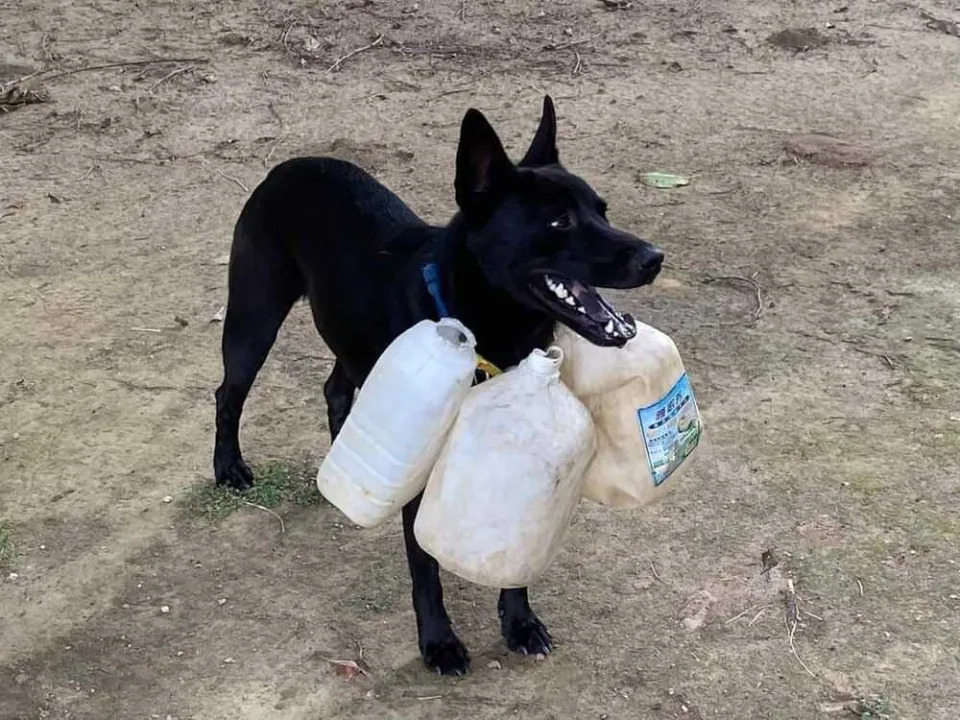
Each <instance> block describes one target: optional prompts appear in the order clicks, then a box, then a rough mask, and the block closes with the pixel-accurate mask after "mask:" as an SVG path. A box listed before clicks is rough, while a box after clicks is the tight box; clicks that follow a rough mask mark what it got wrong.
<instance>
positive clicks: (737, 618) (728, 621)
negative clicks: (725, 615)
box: [723, 605, 756, 625]
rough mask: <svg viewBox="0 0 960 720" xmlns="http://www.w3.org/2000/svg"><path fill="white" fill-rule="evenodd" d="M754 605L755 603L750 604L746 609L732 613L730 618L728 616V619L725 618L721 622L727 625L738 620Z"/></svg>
mask: <svg viewBox="0 0 960 720" xmlns="http://www.w3.org/2000/svg"><path fill="white" fill-rule="evenodd" d="M755 607H756V605H751V606H750V607H748V608H747V609H746V610H744V611H743V612H739V613H737V614H736V615H734V616H733V617H732V618H730V619H729V620H725V621H724V622H723V624H724V625H729V624H730V623H732V622H733V621H734V620H739V619H740V618H742V617H743V616H744V615H746V614H747V613H748V612H750V611H751V610H753V609H754V608H755Z"/></svg>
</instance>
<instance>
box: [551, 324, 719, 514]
mask: <svg viewBox="0 0 960 720" xmlns="http://www.w3.org/2000/svg"><path fill="white" fill-rule="evenodd" d="M636 326H637V334H636V337H634V338H632V339H631V340H630V341H628V342H627V344H626V345H625V346H624V347H622V348H615V347H599V346H596V345H593V344H592V343H590V342H589V341H588V340H585V339H584V338H582V337H580V336H579V335H577V334H576V333H574V332H573V331H572V330H569V329H568V328H566V327H564V326H558V327H557V329H556V332H555V335H556V339H555V342H556V344H557V346H559V347H560V348H562V349H563V351H564V355H565V357H566V358H567V360H566V362H565V363H564V365H563V368H562V370H561V372H562V377H563V381H564V382H565V383H566V384H567V386H568V387H569V388H570V389H571V390H572V391H573V393H574V395H576V396H577V397H578V398H579V399H580V400H581V401H582V402H583V403H584V405H586V406H587V408H588V409H589V410H590V414H591V415H592V416H593V420H594V423H595V424H596V426H597V453H596V455H595V456H594V459H593V462H592V463H591V465H590V467H589V468H588V469H587V474H586V479H585V481H584V497H586V498H588V499H590V500H594V501H595V502H598V503H601V504H603V505H608V506H610V507H615V508H629V507H640V506H642V505H647V504H649V503H651V502H654V501H656V500H659V499H660V498H662V497H663V496H664V495H665V494H666V493H668V492H670V490H672V489H673V488H674V487H675V486H676V485H677V484H678V481H679V479H680V478H681V477H682V475H683V474H684V473H685V472H686V471H687V470H689V468H690V457H691V455H692V454H693V453H694V451H695V450H696V449H697V446H698V445H699V443H700V434H701V431H702V428H703V421H702V419H701V417H700V411H699V409H698V407H697V400H696V398H695V397H694V394H693V389H692V388H691V386H690V379H689V378H688V377H687V373H686V372H685V370H684V367H683V361H682V360H681V359H680V353H679V352H678V351H677V346H676V345H675V344H674V342H673V340H671V339H670V337H669V336H668V335H666V334H664V333H662V332H660V331H659V330H657V329H656V328H653V327H650V326H649V325H644V324H643V323H640V322H638V323H636Z"/></svg>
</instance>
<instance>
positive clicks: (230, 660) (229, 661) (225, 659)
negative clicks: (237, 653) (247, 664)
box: [223, 657, 236, 665]
mask: <svg viewBox="0 0 960 720" xmlns="http://www.w3.org/2000/svg"><path fill="white" fill-rule="evenodd" d="M223 661H224V662H225V663H226V664H227V665H233V663H235V662H236V660H234V659H233V658H232V657H228V658H224V659H223Z"/></svg>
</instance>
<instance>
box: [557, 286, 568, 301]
mask: <svg viewBox="0 0 960 720" xmlns="http://www.w3.org/2000/svg"><path fill="white" fill-rule="evenodd" d="M553 293H554V295H556V296H557V297H558V298H560V299H561V300H566V299H567V295H569V294H570V293H569V292H568V291H567V289H566V288H565V287H564V286H563V285H557V286H556V287H554V288H553Z"/></svg>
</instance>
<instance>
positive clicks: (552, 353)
mask: <svg viewBox="0 0 960 720" xmlns="http://www.w3.org/2000/svg"><path fill="white" fill-rule="evenodd" d="M562 363H563V350H561V349H560V348H558V347H557V346H556V345H551V346H550V347H548V348H547V349H546V350H541V349H540V348H537V349H536V350H534V351H533V352H532V353H530V355H529V356H528V357H527V367H529V368H530V370H531V371H532V372H534V373H536V374H537V375H559V374H560V365H561V364H562Z"/></svg>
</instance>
